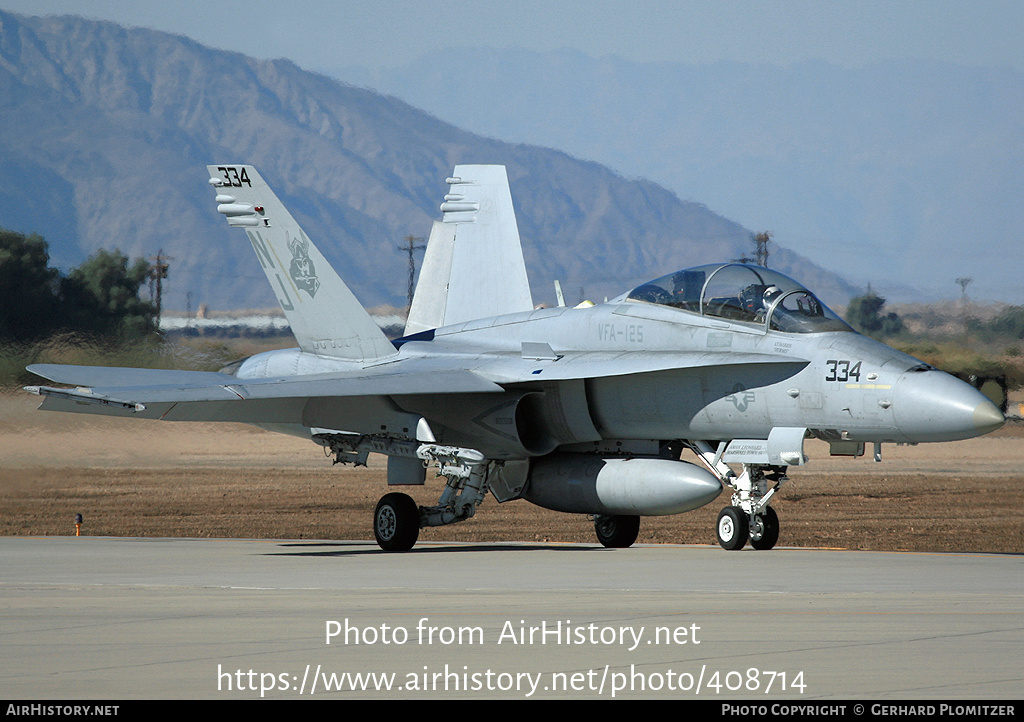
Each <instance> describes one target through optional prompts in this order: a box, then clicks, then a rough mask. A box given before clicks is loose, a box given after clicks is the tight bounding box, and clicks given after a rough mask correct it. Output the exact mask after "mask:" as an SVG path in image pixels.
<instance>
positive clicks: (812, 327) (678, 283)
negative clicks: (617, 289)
mask: <svg viewBox="0 0 1024 722" xmlns="http://www.w3.org/2000/svg"><path fill="white" fill-rule="evenodd" d="M626 299H627V300H629V301H644V302H646V303H657V304H661V305H663V306H672V307H673V308H680V309H683V310H684V311H692V312H693V313H699V314H701V315H702V316H714V317H717V318H724V319H727V320H729V321H742V322H744V323H752V324H757V325H759V326H764V327H765V328H767V329H771V330H774V331H785V332H787V333H821V332H824V331H852V330H853V329H851V328H850V327H849V326H848V325H847V324H846V322H844V321H843V320H842V319H841V318H839V317H838V316H837V315H836V314H835V313H833V312H832V311H831V310H829V308H828V307H827V306H826V305H825V304H823V303H822V302H821V301H819V300H818V299H817V297H815V295H814V294H813V293H811V292H810V291H808V290H807V289H806V288H804V287H803V286H801V285H800V284H799V283H797V282H796V281H794V280H793V279H791V278H789V277H787V276H783V275H782V274H781V273H777V272H776V271H771V270H769V269H767V268H763V267H761V266H748V265H744V264H742V263H726V264H721V263H717V264H712V265H708V266H697V267H696V268H686V269H684V270H682V271H676V272H675V273H670V274H669V275H667V276H662V277H661V278H658V279H655V280H654V281H648V282H647V283H645V284H643V285H640V286H637V287H636V288H634V289H633V290H632V291H630V292H629V293H628V294H627V296H626Z"/></svg>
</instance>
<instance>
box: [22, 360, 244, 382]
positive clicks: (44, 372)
mask: <svg viewBox="0 0 1024 722" xmlns="http://www.w3.org/2000/svg"><path fill="white" fill-rule="evenodd" d="M28 370H29V371H31V372H32V373H34V374H35V375H36V376H42V377H43V378H44V379H49V380H50V381H54V382H56V383H58V384H72V385H74V386H90V387H91V386H168V385H181V386H198V385H202V384H232V383H237V382H238V379H236V378H235V377H234V376H232V375H230V374H222V373H217V372H216V371H172V370H168V369H135V368H125V367H121V366H73V365H64V364H32V365H31V366H29V367H28Z"/></svg>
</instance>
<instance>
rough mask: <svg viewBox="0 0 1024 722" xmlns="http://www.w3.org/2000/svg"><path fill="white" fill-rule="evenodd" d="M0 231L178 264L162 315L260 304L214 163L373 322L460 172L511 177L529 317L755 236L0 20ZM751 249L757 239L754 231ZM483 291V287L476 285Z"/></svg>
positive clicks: (343, 93) (444, 139)
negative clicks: (274, 208) (250, 183)
mask: <svg viewBox="0 0 1024 722" xmlns="http://www.w3.org/2000/svg"><path fill="white" fill-rule="evenodd" d="M0 107H2V108H3V122H2V123H0V226H4V227H7V228H11V229H13V230H19V231H23V232H32V231H37V232H39V233H41V234H43V235H44V236H45V237H46V238H47V240H48V241H49V242H50V244H51V251H52V257H53V259H54V261H55V262H56V264H58V265H60V266H63V267H68V266H71V265H75V264H77V263H79V262H80V261H81V260H82V259H84V258H85V257H86V256H87V255H88V254H89V253H90V252H92V251H93V250H95V249H96V248H100V247H105V248H115V247H116V248H120V249H122V250H123V251H125V252H127V253H129V254H131V255H133V256H153V255H155V254H156V253H157V251H158V250H160V249H162V250H163V252H164V253H165V254H167V255H170V256H171V257H172V260H171V262H170V277H169V279H168V281H167V295H165V298H164V304H165V307H168V308H172V309H173V308H180V309H183V308H184V307H185V305H186V294H188V293H190V294H191V300H192V304H193V307H195V306H196V305H198V304H199V303H203V302H206V303H209V304H210V305H211V306H213V307H214V308H226V307H245V306H249V307H259V306H270V305H273V303H274V300H273V296H272V295H271V294H270V291H269V288H268V287H267V284H266V283H265V281H264V279H263V277H262V273H261V271H260V269H259V267H258V265H257V262H256V260H255V258H254V257H253V254H252V252H251V250H250V248H249V246H248V244H247V243H246V242H245V240H244V237H243V236H242V235H241V233H240V232H239V231H237V230H230V229H228V227H227V225H226V223H225V222H224V219H223V217H221V216H220V215H219V214H218V213H217V212H216V209H215V205H214V201H213V195H214V193H213V191H212V190H211V189H210V187H209V186H208V184H207V182H206V181H207V177H206V171H205V166H206V164H207V163H211V162H213V163H240V162H247V163H252V164H253V165H256V166H257V167H258V168H259V169H260V171H261V173H262V175H263V176H264V177H265V178H267V179H268V181H269V182H270V183H271V185H272V186H273V187H274V188H275V190H276V191H277V192H278V193H279V195H280V196H281V197H282V199H283V200H284V201H285V203H286V204H288V205H289V207H290V208H291V210H292V212H293V214H294V215H295V216H296V218H297V219H298V220H299V221H300V223H302V224H303V226H304V227H305V228H306V231H307V232H308V233H309V235H310V236H311V237H312V238H313V239H314V241H315V242H317V243H318V245H319V246H320V247H321V249H322V250H323V251H324V253H325V255H326V256H327V257H328V258H329V259H330V260H331V261H332V263H334V264H335V266H336V268H338V270H339V272H340V273H341V274H342V276H343V277H344V278H345V279H346V281H348V282H349V283H350V285H351V287H352V288H353V290H354V291H355V292H356V294H357V296H359V298H360V299H361V300H362V301H363V303H364V304H366V305H372V304H378V303H382V302H387V303H395V304H404V296H405V287H406V277H407V271H406V268H407V266H406V257H405V256H404V255H403V254H402V253H401V252H400V251H399V250H398V246H399V245H400V244H401V243H402V239H403V237H404V236H406V235H409V234H413V235H417V236H425V235H426V234H427V233H428V232H429V229H430V223H431V220H432V219H434V218H437V217H439V215H440V212H439V210H438V206H439V204H440V202H441V199H442V196H443V195H444V193H445V192H446V191H447V186H446V184H445V182H444V179H445V178H446V177H447V176H449V175H450V174H451V172H452V168H453V166H454V165H456V164H458V163H501V164H504V165H506V166H507V167H508V171H509V176H510V179H511V185H512V195H513V200H514V202H515V204H516V206H517V211H518V218H519V228H520V233H521V235H522V237H523V241H524V248H525V253H526V259H527V268H528V270H529V272H530V275H531V280H532V283H533V286H534V294H535V300H537V301H549V302H550V301H551V300H552V298H553V295H554V294H553V291H552V286H551V283H552V281H553V280H554V279H556V278H558V279H561V281H562V284H563V287H564V288H565V289H566V291H567V296H568V297H569V300H572V301H575V300H576V297H577V296H578V294H579V292H580V289H581V288H582V289H584V294H585V295H586V296H587V297H589V298H592V299H595V300H598V299H600V298H601V297H603V296H604V295H606V294H607V295H612V294H617V293H619V292H621V291H622V290H625V289H627V288H629V287H630V286H631V285H633V284H636V283H639V282H642V281H644V280H646V279H649V278H653V277H656V276H660V275H662V274H664V273H666V272H668V271H670V270H673V269H676V268H682V267H685V266H688V265H695V264H698V263H705V262H710V261H714V260H727V259H730V258H734V257H737V256H739V255H743V254H749V253H750V251H751V246H750V242H749V236H750V231H749V230H748V229H745V228H743V227H742V226H740V225H739V224H737V223H735V222H733V221H730V220H727V219H726V218H723V217H722V216H719V215H717V214H715V213H712V212H711V211H709V210H708V209H707V208H706V207H704V206H703V205H702V204H700V203H698V202H689V201H682V200H680V199H679V198H678V197H677V196H676V195H675V194H673V193H672V192H670V191H668V190H666V189H665V188H664V187H661V186H659V185H656V184H655V183H653V182H650V181H646V180H640V179H635V178H634V177H633V176H635V175H636V173H635V172H634V171H632V170H630V169H628V168H620V169H621V170H622V171H623V172H624V173H627V174H628V175H629V176H630V177H629V178H626V177H623V176H621V175H619V174H617V173H616V172H613V171H611V170H609V169H608V168H606V167H604V166H601V165H598V164H597V163H595V162H591V161H584V160H579V159H576V158H573V157H571V156H569V155H567V154H566V153H564V152H561V151H556V150H551V149H547V148H542V147H537V146H531V145H523V144H516V143H508V142H502V141H499V140H493V139H490V138H485V137H481V136H478V135H474V134H473V133H470V132H467V131H465V130H461V129H460V128H458V127H455V126H454V125H451V124H449V123H446V122H443V121H441V120H438V119H437V118H436V117H434V116H432V115H429V114H427V113H425V112H423V111H421V110H418V109H416V108H414V107H412V106H410V105H408V104H406V103H405V102H403V101H400V100H398V99H396V98H394V97H389V96H385V95H382V94H380V93H377V92H373V91H371V90H366V89H362V88H357V87H353V86H350V85H346V84H343V83H341V82H338V81H335V80H332V79H330V78H328V77H326V76H324V75H320V74H316V73H312V72H307V71H305V70H302V69H300V68H298V67H296V66H295V65H294V64H292V63H291V62H288V61H285V60H274V61H262V60H256V59H253V58H249V57H245V56H243V55H240V54H237V53H230V52H224V51H218V50H213V49H210V48H207V47H204V46H202V45H199V44H197V43H195V42H193V41H191V40H188V39H186V38H183V37H179V36H174V35H169V34H166V33H161V32H156V31H151V30H145V29H126V28H123V27H120V26H118V25H116V24H113V23H106V22H96V21H90V20H84V19H82V18H77V17H48V18H37V17H26V16H19V15H14V14H11V13H6V12H0ZM756 230H760V229H759V228H758V229H756ZM771 265H772V266H773V267H775V268H778V269H780V270H783V271H784V272H787V273H790V274H791V275H793V276H795V277H796V278H799V279H801V280H804V281H805V282H806V283H807V284H808V285H810V286H812V287H813V288H816V289H817V290H819V292H820V293H821V294H822V295H823V296H824V297H825V298H826V300H827V301H829V302H830V303H845V301H846V299H847V298H848V297H849V295H850V293H851V292H855V291H856V289H854V288H853V287H851V286H850V285H849V284H847V283H846V282H845V281H843V280H842V279H841V278H839V277H838V276H837V275H835V274H833V273H830V272H828V271H824V270H822V269H820V268H817V267H815V266H813V265H812V264H810V263H809V262H808V261H806V260H805V259H803V258H801V257H800V256H798V255H796V254H794V253H792V252H789V251H787V250H785V249H783V248H779V247H777V246H776V247H774V248H773V255H772V257H771ZM480 272H481V273H496V272H500V270H496V269H480Z"/></svg>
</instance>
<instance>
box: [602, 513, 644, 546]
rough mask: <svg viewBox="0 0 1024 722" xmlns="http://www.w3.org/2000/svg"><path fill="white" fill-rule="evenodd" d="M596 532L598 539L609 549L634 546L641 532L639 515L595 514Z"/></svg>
mask: <svg viewBox="0 0 1024 722" xmlns="http://www.w3.org/2000/svg"><path fill="white" fill-rule="evenodd" d="M594 532H595V533H596V534H597V540H598V541H599V542H601V543H602V544H603V545H604V546H606V547H608V548H609V549H625V548H626V547H628V546H632V544H633V542H635V541H636V537H637V535H638V534H639V533H640V517H638V516H628V515H624V516H595V517H594Z"/></svg>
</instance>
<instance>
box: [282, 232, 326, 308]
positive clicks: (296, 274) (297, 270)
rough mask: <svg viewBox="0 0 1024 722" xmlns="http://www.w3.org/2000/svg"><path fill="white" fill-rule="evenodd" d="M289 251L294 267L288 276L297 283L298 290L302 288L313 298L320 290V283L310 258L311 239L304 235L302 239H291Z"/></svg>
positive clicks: (289, 240)
mask: <svg viewBox="0 0 1024 722" xmlns="http://www.w3.org/2000/svg"><path fill="white" fill-rule="evenodd" d="M288 250H289V251H291V252H292V265H291V268H290V269H289V270H288V275H290V276H291V277H292V280H293V281H295V286H296V287H297V288H301V289H302V290H303V291H305V292H306V293H308V294H309V297H310V298H312V297H313V296H315V295H316V291H317V289H318V288H320V281H319V280H318V279H317V277H316V268H314V266H313V260H312V259H311V258H310V257H309V239H308V238H306V236H305V234H302V237H301V238H299V237H296V238H289V239H288Z"/></svg>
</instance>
